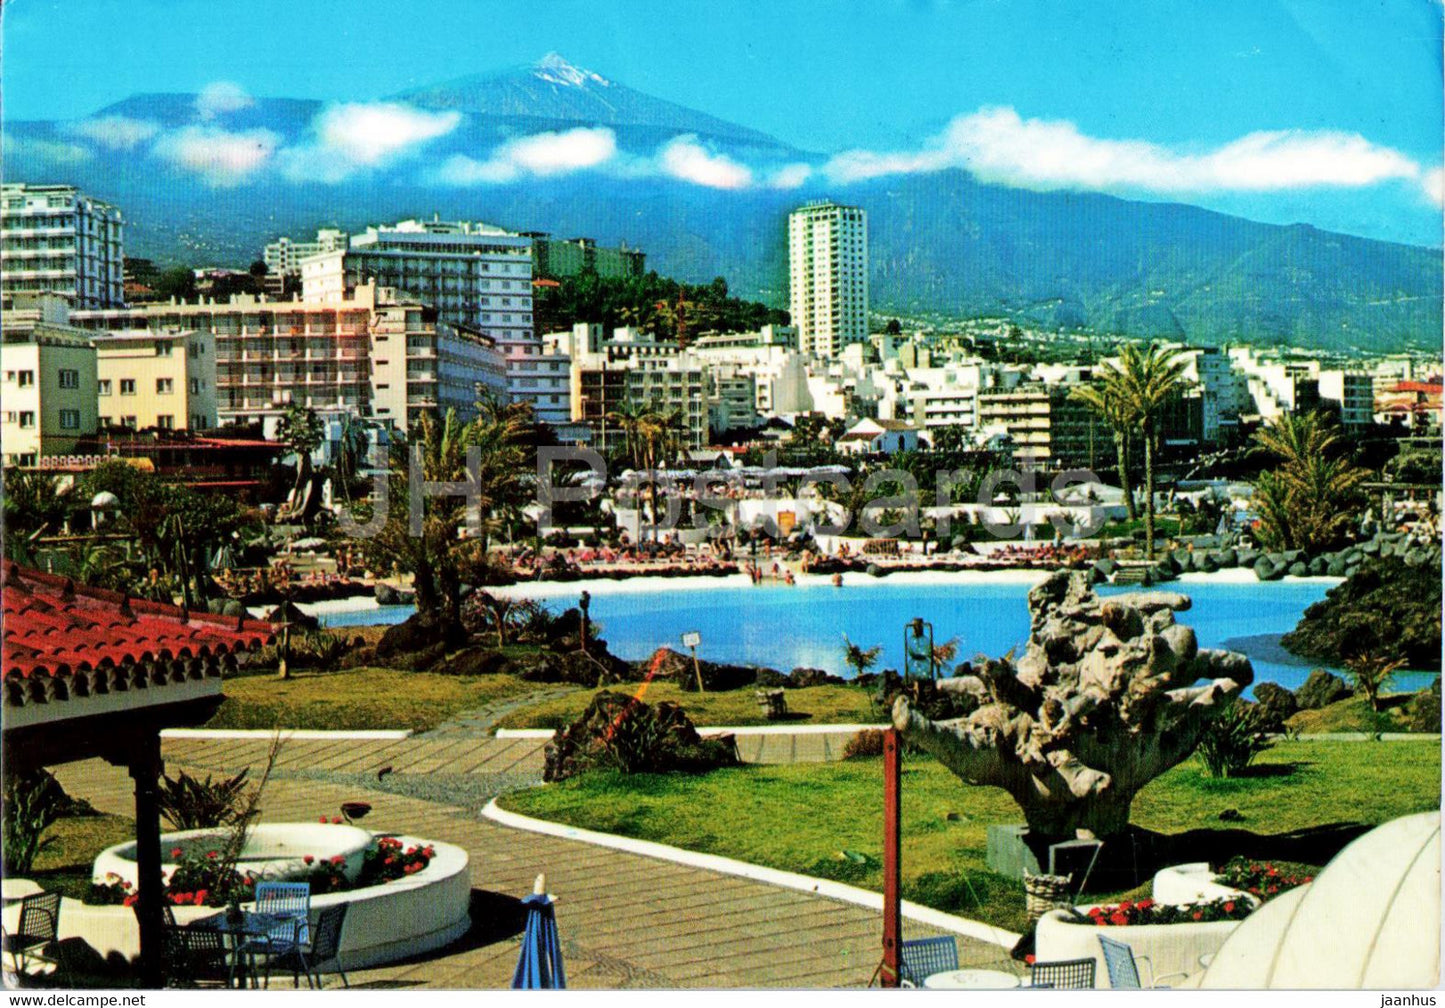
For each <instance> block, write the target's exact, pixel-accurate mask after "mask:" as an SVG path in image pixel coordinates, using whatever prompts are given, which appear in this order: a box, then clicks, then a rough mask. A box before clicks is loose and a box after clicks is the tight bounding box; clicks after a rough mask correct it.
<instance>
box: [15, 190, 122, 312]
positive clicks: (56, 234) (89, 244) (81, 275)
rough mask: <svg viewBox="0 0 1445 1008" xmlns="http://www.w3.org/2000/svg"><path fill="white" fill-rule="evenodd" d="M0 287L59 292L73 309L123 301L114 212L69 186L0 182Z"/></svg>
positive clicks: (118, 232) (118, 219) (116, 214)
mask: <svg viewBox="0 0 1445 1008" xmlns="http://www.w3.org/2000/svg"><path fill="white" fill-rule="evenodd" d="M0 202H3V215H0V290H3V292H4V294H5V295H6V296H9V295H12V294H21V295H25V294H35V295H38V294H59V295H60V296H62V297H64V298H65V299H66V300H67V301H68V302H69V303H70V305H71V307H73V308H114V307H120V306H122V305H124V304H125V282H124V265H123V260H124V257H125V252H124V243H123V241H122V234H121V215H120V211H119V210H117V209H116V208H115V207H113V206H111V205H110V204H108V203H102V202H101V201H100V200H97V199H92V198H91V197H89V196H87V195H85V194H84V193H82V192H81V191H80V190H79V189H76V188H75V187H74V186H66V185H27V184H25V183H21V182H7V183H5V184H4V185H3V186H0Z"/></svg>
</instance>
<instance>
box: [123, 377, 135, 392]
mask: <svg viewBox="0 0 1445 1008" xmlns="http://www.w3.org/2000/svg"><path fill="white" fill-rule="evenodd" d="M120 394H121V395H135V379H134V378H122V379H121V380H120Z"/></svg>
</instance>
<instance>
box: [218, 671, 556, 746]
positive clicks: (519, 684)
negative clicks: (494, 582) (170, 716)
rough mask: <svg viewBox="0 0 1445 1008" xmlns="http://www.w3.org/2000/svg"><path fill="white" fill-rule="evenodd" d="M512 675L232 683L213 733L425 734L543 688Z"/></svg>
mask: <svg viewBox="0 0 1445 1008" xmlns="http://www.w3.org/2000/svg"><path fill="white" fill-rule="evenodd" d="M546 688H547V686H546V685H545V684H541V683H530V682H526V681H524V680H522V679H518V678H517V677H516V676H512V675H482V676H453V675H439V674H436V673H433V672H403V671H399V670H397V669H384V668H358V669H346V670H344V671H340V672H297V673H295V674H294V675H293V676H292V678H290V679H278V678H276V677H275V676H274V675H269V676H261V675H251V676H240V677H237V678H233V679H227V680H226V682H225V684H224V686H223V689H224V690H225V693H226V700H225V702H224V703H223V704H221V708H220V710H218V711H216V716H215V717H213V718H212V719H211V720H210V722H209V723H208V724H207V726H206V727H208V728H267V729H269V728H330V729H337V730H340V729H353V730H354V729H368V728H411V729H413V730H416V731H425V730H426V729H429V728H434V727H436V726H437V725H439V724H441V723H442V722H443V721H445V720H446V719H447V718H449V717H452V716H453V715H456V714H459V713H461V712H462V711H466V710H471V709H473V708H477V707H481V706H483V705H484V704H487V703H489V702H491V701H494V700H502V699H506V698H507V697H512V696H521V695H524V694H526V693H530V692H533V691H535V690H539V689H546Z"/></svg>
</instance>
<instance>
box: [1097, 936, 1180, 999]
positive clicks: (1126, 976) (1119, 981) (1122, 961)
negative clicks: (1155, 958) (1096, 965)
mask: <svg viewBox="0 0 1445 1008" xmlns="http://www.w3.org/2000/svg"><path fill="white" fill-rule="evenodd" d="M1099 944H1100V945H1102V946H1103V948H1104V968H1105V969H1107V970H1108V971H1109V986H1110V987H1112V988H1114V989H1115V990H1139V989H1140V988H1143V987H1144V986H1145V985H1144V984H1142V983H1140V982H1139V965H1138V964H1139V963H1141V962H1142V963H1144V964H1145V965H1146V966H1147V967H1148V968H1149V984H1148V987H1149V988H1150V989H1159V988H1165V987H1168V986H1169V985H1168V984H1165V983H1160V982H1159V981H1160V980H1167V979H1170V978H1172V977H1178V978H1179V979H1181V980H1182V979H1183V978H1185V977H1187V976H1189V974H1188V973H1166V974H1164V975H1163V976H1162V977H1156V976H1154V964H1153V963H1152V962H1150V961H1149V957H1148V956H1136V955H1135V954H1134V950H1133V949H1132V948H1130V947H1129V946H1128V945H1127V944H1126V943H1124V942H1121V941H1115V940H1114V939H1113V938H1105V937H1104V936H1103V935H1099Z"/></svg>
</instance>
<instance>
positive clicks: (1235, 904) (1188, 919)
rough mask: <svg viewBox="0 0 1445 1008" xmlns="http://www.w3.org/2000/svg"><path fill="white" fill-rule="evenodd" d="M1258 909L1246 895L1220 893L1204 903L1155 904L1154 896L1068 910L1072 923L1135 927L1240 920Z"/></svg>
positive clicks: (1093, 925) (1094, 925)
mask: <svg viewBox="0 0 1445 1008" xmlns="http://www.w3.org/2000/svg"><path fill="white" fill-rule="evenodd" d="M1254 908H1255V902H1254V900H1252V899H1249V898H1247V897H1231V896H1221V897H1219V898H1218V899H1212V900H1209V901H1208V902H1202V903H1155V902H1154V901H1153V900H1152V899H1141V900H1138V901H1137V902H1136V901H1133V900H1122V901H1120V902H1119V903H1117V904H1114V905H1112V906H1091V907H1089V908H1088V910H1086V911H1083V912H1080V911H1079V909H1078V908H1077V907H1075V908H1073V909H1070V910H1067V911H1065V912H1066V913H1067V914H1068V918H1067V919H1068V921H1069V923H1071V924H1087V925H1090V926H1092V927H1135V926H1139V925H1151V924H1191V923H1192V924H1199V923H1212V922H1214V921H1241V920H1244V918H1246V917H1248V916H1249V915H1250V913H1251V912H1252V911H1253V910H1254Z"/></svg>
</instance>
